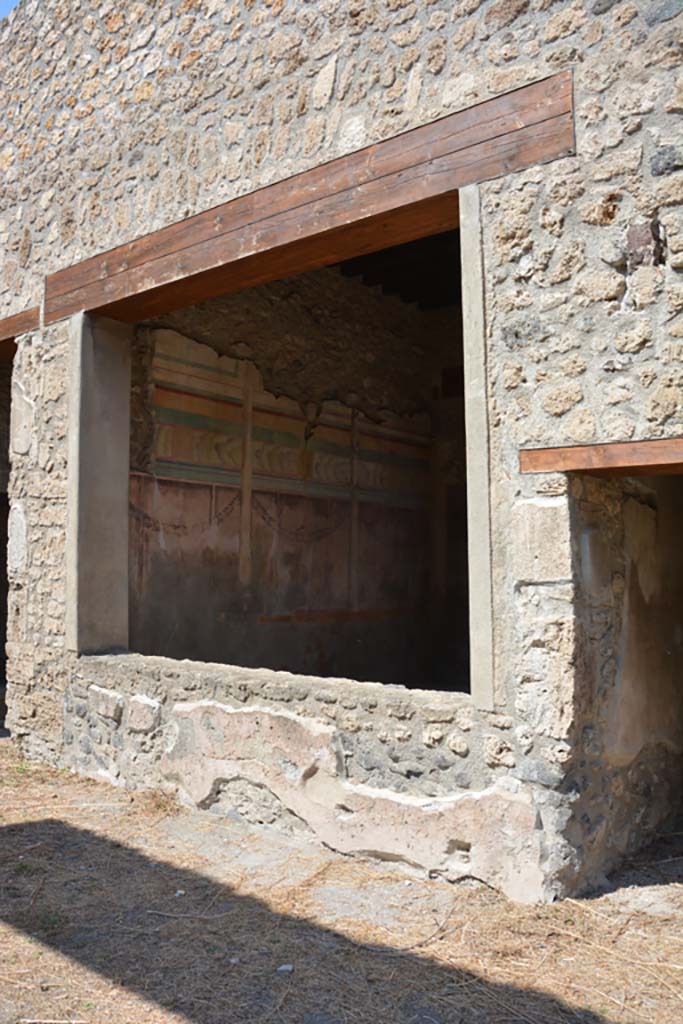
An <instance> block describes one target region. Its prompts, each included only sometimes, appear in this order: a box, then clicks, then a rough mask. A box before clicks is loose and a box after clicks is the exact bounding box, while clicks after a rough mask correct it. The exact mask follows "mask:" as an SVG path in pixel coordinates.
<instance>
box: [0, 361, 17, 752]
mask: <svg viewBox="0 0 683 1024" xmlns="http://www.w3.org/2000/svg"><path fill="white" fill-rule="evenodd" d="M15 351H16V346H15V344H14V342H12V341H5V342H3V343H2V344H1V345H0V638H1V642H0V734H2V732H3V731H4V728H5V717H6V714H7V704H6V701H5V695H6V692H7V677H6V666H7V654H6V650H5V644H6V642H7V601H8V596H9V584H8V580H7V525H8V519H9V494H8V491H9V469H10V458H9V432H10V410H11V404H12V363H13V360H14V353H15Z"/></svg>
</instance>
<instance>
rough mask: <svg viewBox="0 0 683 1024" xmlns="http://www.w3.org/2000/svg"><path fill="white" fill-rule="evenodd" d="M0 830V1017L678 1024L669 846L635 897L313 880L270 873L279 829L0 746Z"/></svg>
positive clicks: (323, 860)
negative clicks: (523, 896)
mask: <svg viewBox="0 0 683 1024" xmlns="http://www.w3.org/2000/svg"><path fill="white" fill-rule="evenodd" d="M0 823H1V825H2V828H0V951H1V954H0V1024H17V1022H19V1021H21V1020H34V1021H35V1020H39V1021H47V1020H50V1021H84V1022H85V1024H109V1022H111V1024H133V1022H134V1024H138V1022H143V1021H144V1022H145V1024H161V1022H171V1021H173V1022H181V1021H182V1022H185V1024H187V1022H191V1024H242V1022H244V1024H247V1022H254V1024H270V1022H273V1024H282V1022H286V1024H290V1022H291V1024H295V1022H296V1024H332V1022H343V1024H359V1022H367V1024H384V1022H386V1024H389V1022H391V1024H456V1022H463V1024H511V1022H525V1024H551V1022H552V1024H555V1022H567V1024H568V1022H574V1024H575V1022H577V1021H579V1022H583V1024H599V1022H600V1024H602V1022H605V1021H609V1022H613V1024H614V1022H619V1024H621V1022H624V1024H631V1022H633V1024H637V1022H643V1021H645V1022H649V1024H673V1022H675V1021H680V1020H683V934H682V932H681V929H680V925H681V922H682V921H683V886H682V885H681V884H680V883H679V882H677V881H675V880H672V879H675V878H679V879H680V878H683V875H682V874H681V871H680V870H679V871H678V874H675V872H676V869H677V868H680V869H683V860H678V861H676V860H673V859H672V858H674V857H675V856H676V853H677V851H678V852H683V849H679V848H675V843H676V842H677V841H678V842H680V840H677V839H676V837H673V838H672V839H669V840H663V844H664V845H663V846H662V847H661V849H660V850H659V851H655V853H654V854H653V853H651V854H650V855H649V860H647V861H646V860H644V859H643V860H642V861H640V862H639V863H638V864H637V865H635V866H632V873H631V875H629V876H627V877H628V880H629V882H630V884H632V885H633V886H634V888H633V889H632V890H629V893H633V894H635V895H634V896H633V899H631V897H630V896H629V898H628V899H627V898H624V894H623V893H622V894H617V895H616V896H615V895H607V896H603V897H601V898H600V899H597V900H590V901H584V900H568V901H565V902H564V903H561V904H557V905H555V906H546V907H520V906H516V905H513V904H510V903H508V902H507V901H505V900H504V899H502V898H501V897H500V896H498V895H497V894H495V893H494V892H492V891H490V890H488V889H486V888H484V887H483V886H479V885H474V884H471V883H465V884H461V885H459V886H453V887H450V886H446V885H445V884H444V883H442V882H429V881H426V880H419V879H412V881H410V880H408V879H407V876H406V874H405V873H404V872H403V871H402V870H401V869H399V868H394V867H393V866H386V865H385V866H378V865H376V864H368V863H364V862H361V861H357V860H350V859H345V858H341V857H337V856H335V855H333V854H328V853H317V852H316V853H311V854H310V856H311V857H312V858H313V859H312V860H311V865H312V866H311V869H310V871H307V870H305V871H303V875H302V872H301V871H299V870H298V869H299V868H300V867H301V864H300V863H293V862H292V859H291V858H296V857H297V856H300V857H303V858H304V860H305V858H306V857H307V856H309V855H308V854H306V852H305V851H304V852H302V853H301V854H300V855H299V854H297V848H296V847H295V846H291V847H290V848H288V849H289V851H290V852H289V853H287V852H285V853H284V854H283V855H282V856H281V857H280V859H279V860H277V862H274V866H273V868H272V870H271V874H270V875H268V874H267V872H266V873H265V874H264V871H266V869H264V867H263V863H264V861H263V860H262V859H261V860H258V858H257V860H254V858H253V857H252V855H251V852H254V851H256V852H258V848H259V844H260V845H261V848H262V849H263V844H275V845H277V843H278V842H279V840H278V839H277V838H275V837H273V836H272V834H270V833H267V832H265V833H261V834H259V835H254V833H253V832H249V831H248V830H247V831H245V830H243V829H241V827H238V826H235V827H234V829H233V832H234V842H233V834H232V833H231V832H230V827H229V826H228V825H226V824H225V823H220V822H216V821H215V820H213V819H211V817H210V816H208V815H205V816H204V817H202V818H200V817H198V816H197V815H189V814H188V812H185V811H178V808H177V807H176V806H175V805H174V804H173V803H172V802H170V801H169V800H168V799H166V798H163V797H159V796H158V795H155V794H142V795H135V797H132V796H131V795H130V794H126V793H123V792H121V791H118V790H112V789H111V788H109V787H107V786H105V785H103V784H99V783H94V782H89V781H87V780H83V779H78V778H75V777H74V776H70V775H67V774H65V773H61V772H56V771H52V770H50V769H46V768H43V767H37V766H33V765H27V764H23V763H22V762H21V761H20V760H19V758H18V757H17V755H16V752H15V751H14V750H13V748H12V747H11V746H10V745H9V744H8V743H7V742H5V741H3V742H2V743H0ZM183 837H185V839H184V838H183ZM221 837H227V838H221ZM221 842H222V843H223V844H224V845H223V847H221V846H220V843H221ZM217 844H218V845H217ZM235 844H237V845H235ZM239 844H241V845H239ZM220 849H225V855H224V856H223V855H221V854H220V853H218V854H217V853H216V851H217V850H219V851H220ZM236 851H237V852H236ZM250 851H251V852H250ZM283 857H284V859H283ZM288 858H289V859H288ZM254 865H256V866H254ZM283 865H284V867H283ZM647 886H651V887H652V888H648V887H647ZM330 891H333V892H334V893H336V894H337V903H338V904H339V905H338V906H337V907H336V909H335V911H334V913H332V911H331V910H329V911H328V910H326V900H327V899H328V895H327V894H329V893H330ZM178 893H182V896H178V895H177V894H178ZM345 893H346V894H347V895H348V897H349V900H350V901H351V902H350V904H349V912H348V916H346V914H345V912H344V899H345V897H344V894H345ZM404 893H405V894H406V895H405V896H404V895H403V894H404ZM642 893H646V894H648V893H649V894H654V897H653V898H655V899H656V900H657V907H656V908H655V909H657V911H658V913H657V914H653V913H644V912H643V910H642V909H639V901H638V898H637V896H638V894H642ZM408 894H410V895H409V896H408ZM351 897H353V899H351ZM356 900H361V902H362V901H365V902H364V903H363V907H364V908H365V909H364V910H363V911H362V912H356V911H354V909H353V908H354V907H356V906H357V903H356ZM629 900H630V902H629ZM340 906H341V912H340ZM651 909H652V908H651ZM282 964H292V965H293V967H294V970H293V972H291V973H279V972H278V970H277V968H278V967H279V966H281V965H282Z"/></svg>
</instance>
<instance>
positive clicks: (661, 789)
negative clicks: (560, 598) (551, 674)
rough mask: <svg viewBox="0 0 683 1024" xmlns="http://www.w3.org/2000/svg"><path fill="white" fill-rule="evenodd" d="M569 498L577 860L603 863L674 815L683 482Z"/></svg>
mask: <svg viewBox="0 0 683 1024" xmlns="http://www.w3.org/2000/svg"><path fill="white" fill-rule="evenodd" d="M574 492H575V495H576V494H578V497H579V500H578V502H577V511H578V514H579V516H580V529H579V530H578V531H577V542H578V565H579V572H580V580H581V588H582V594H583V598H582V604H583V609H582V611H583V643H582V645H581V649H580V657H581V658H582V659H585V660H586V661H587V662H588V664H589V665H590V666H591V670H590V671H589V672H588V673H587V674H586V679H587V680H591V682H592V688H591V689H590V691H588V690H587V691H586V692H585V693H584V694H583V699H584V701H585V702H586V703H585V720H586V721H589V722H590V723H591V724H590V726H588V727H587V728H586V729H585V730H584V734H583V737H582V741H583V747H582V749H583V758H582V759H579V774H580V775H582V776H583V777H584V778H585V775H586V773H589V774H590V777H591V779H592V784H591V785H590V786H589V787H586V786H585V785H583V786H582V789H583V790H584V792H585V795H584V797H583V804H584V807H583V813H584V815H585V818H586V820H587V821H589V822H590V828H589V829H588V830H587V839H586V841H585V845H586V848H587V850H588V852H589V855H590V856H589V857H588V858H587V860H590V859H592V858H593V857H595V859H596V860H597V859H600V860H601V861H602V862H603V863H604V862H605V860H606V859H611V860H614V859H616V857H618V856H619V855H621V854H623V853H624V852H626V851H628V850H630V849H632V848H634V846H635V845H636V844H637V843H638V842H641V841H642V832H643V831H646V832H647V831H650V832H652V831H653V830H654V829H655V828H656V827H657V826H658V825H659V824H660V823H661V822H662V821H663V820H665V819H666V818H667V816H668V815H670V814H671V813H672V812H673V811H675V809H676V808H677V807H680V805H681V798H682V795H683V786H682V783H683V548H682V547H681V543H680V523H681V521H682V519H683V478H681V477H677V476H671V477H649V478H642V479H627V480H624V481H622V480H619V479H616V480H601V479H591V478H589V477H586V478H584V479H578V478H577V479H576V480H575V482H574ZM617 796H618V797H619V799H618V800H617V799H615V798H616V797H617ZM605 850H606V851H607V854H608V858H606V857H605Z"/></svg>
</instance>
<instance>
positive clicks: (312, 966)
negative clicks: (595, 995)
mask: <svg viewBox="0 0 683 1024" xmlns="http://www.w3.org/2000/svg"><path fill="white" fill-rule="evenodd" d="M0 851H1V852H2V856H1V858H0V886H1V888H0V918H1V919H2V920H4V921H5V922H6V923H7V924H9V925H11V926H12V928H14V929H18V930H20V931H22V932H24V933H25V934H29V935H31V936H33V937H34V939H36V940H38V941H39V942H41V943H44V944H45V945H47V946H49V947H52V948H54V949H56V950H58V951H59V952H60V953H61V954H64V955H65V956H67V957H68V958H70V959H71V960H73V961H75V962H77V963H79V964H81V965H84V966H85V967H87V968H89V969H91V970H93V971H97V972H99V974H101V975H102V976H104V977H105V978H108V979H110V980H112V981H113V982H115V983H116V984H117V985H121V986H123V987H125V988H127V989H128V990H130V991H131V992H134V993H137V994H140V995H142V996H144V997H145V998H146V999H147V1000H151V1001H154V1002H155V1003H157V1004H158V1005H159V1006H160V1007H161V1008H162V1009H164V1010H166V1011H174V1012H175V1013H178V1014H183V1015H184V1016H185V1018H186V1019H187V1020H188V1021H189V1022H191V1024H247V1022H253V1024H265V1022H266V1021H267V1022H279V1024H282V1022H285V1024H290V1022H291V1024H294V1022H296V1024H360V1022H367V1024H384V1022H387V1024H388V1022H391V1024H512V1022H518V1021H519V1022H521V1021H525V1022H527V1024H528V1022H531V1024H551V1022H552V1024H561V1022H567V1024H569V1022H570V1021H571V1022H572V1024H577V1021H578V1022H581V1024H606V1018H604V1017H600V1016H597V1015H596V1014H594V1013H593V1012H591V1011H588V1010H580V1009H577V1008H576V1007H569V1006H568V1005H567V1004H565V1003H562V1002H560V1001H558V1000H556V999H554V998H552V997H550V996H548V995H545V994H543V993H541V992H538V991H534V990H524V989H521V988H517V987H513V986H509V985H504V984H494V983H491V982H488V981H487V980H486V979H484V978H481V977H478V976H477V975H475V974H473V973H471V972H468V971H464V970H460V969H458V968H457V967H453V968H452V969H446V968H444V967H443V966H442V965H440V964H436V963H434V962H430V960H429V959H428V958H427V954H426V953H425V954H423V955H421V954H420V951H419V950H412V951H400V950H395V949H391V948H387V947H382V946H363V945H359V944H356V943H354V942H353V941H351V940H349V939H348V938H346V937H344V936H343V935H341V934H339V933H337V932H335V931H332V930H328V929H325V928H323V927H321V926H319V925H316V924H313V923H311V922H310V921H307V920H304V919H301V918H298V917H297V916H296V914H297V911H296V906H293V907H292V912H291V914H289V915H285V914H280V913H275V912H274V911H273V910H271V909H269V907H268V906H267V905H266V903H265V902H263V901H261V900H260V899H257V898H254V897H253V896H245V895H240V894H238V893H236V892H235V891H234V890H232V889H231V888H230V887H228V886H225V885H220V884H217V883H216V882H215V881H213V880H211V879H209V878H207V877H204V876H203V875H201V874H198V873H196V872H193V871H190V870H186V869H182V868H178V867H176V866H174V865H170V864H168V863H166V862H164V861H161V860H152V859H150V858H148V857H146V856H144V855H143V854H141V853H140V852H138V851H136V850H134V849H132V848H130V847H127V846H124V845H120V844H118V843H114V842H111V841H110V840H108V839H106V838H103V837H102V836H99V835H97V834H95V833H93V832H90V831H86V830H83V829H77V828H74V827H72V826H70V825H67V824H65V823H64V822H62V821H59V820H44V821H34V822H30V823H25V824H16V825H10V826H7V827H5V828H2V829H0ZM38 856H40V858H41V861H42V863H43V869H42V871H43V873H42V874H40V875H39V874H38V873H36V875H35V877H33V878H31V877H24V875H25V874H26V873H28V874H30V871H29V869H27V868H23V869H22V868H20V867H19V865H27V864H30V863H31V861H30V859H29V858H31V857H33V858H34V859H35V858H37V857H38ZM41 878H42V879H43V881H41ZM178 894H182V897H183V898H182V899H180V898H179V896H178ZM264 895H267V894H264ZM283 965H293V971H288V970H283V971H278V968H279V967H282V966H283Z"/></svg>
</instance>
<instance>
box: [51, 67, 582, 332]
mask: <svg viewBox="0 0 683 1024" xmlns="http://www.w3.org/2000/svg"><path fill="white" fill-rule="evenodd" d="M573 150H574V127H573V115H572V83H571V75H570V73H569V72H562V73H560V74H558V75H554V76H553V77H552V78H548V79H545V80H544V81H542V82H536V83H534V84H532V85H528V86H524V87H523V88H521V89H516V90H514V91H513V92H510V93H506V94H504V95H503V96H498V97H494V98H493V99H490V100H486V101H485V102H483V103H480V104H477V105H476V106H474V107H470V108H468V109H467V110H462V111H458V112H457V113H455V114H450V115H448V116H447V117H444V118H441V119H440V120H438V121H434V122H432V123H431V124H428V125H424V126H422V127H419V128H415V129H412V130H411V131H408V132H404V133H403V134H402V135H398V136H395V137H394V138H392V139H388V140H386V141H385V142H380V143H377V144H376V145H374V146H369V147H367V148H366V149H362V150H359V151H357V152H356V153H351V154H350V155H348V156H345V157H340V158H339V159H337V160H333V161H330V162H329V163H327V164H322V165H320V166H318V167H315V168H312V169H311V170H309V171H305V172H303V173H301V174H297V175H295V176H294V177H292V178H289V179H287V180H286V181H282V182H277V183H275V184H273V185H269V186H266V187H264V188H262V189H259V190H258V191H256V192H253V193H250V194H249V195H245V196H240V197H238V198H236V199H233V200H231V201H230V202H228V203H225V204H223V205H222V206H219V207H216V208H214V209H212V210H208V211H206V212H205V213H201V214H198V215H197V216H195V217H191V218H189V219H187V220H185V221H181V222H179V223H177V224H172V225H170V226H169V227H167V228H163V229H161V230H160V231H156V232H153V233H152V234H149V235H146V236H144V237H142V238H140V239H137V240H136V241H134V242H131V243H128V244H126V245H122V246H119V247H118V248H116V249H113V250H111V251H110V252H107V253H104V254H103V255H100V256H96V257H93V258H91V259H88V260H85V261H83V262H82V263H80V264H77V265H75V266H73V267H69V268H67V269H66V270H62V271H58V272H57V273H55V274H52V275H50V276H49V277H48V278H47V281H46V303H45V319H46V322H47V323H51V322H53V321H55V320H59V319H61V318H63V317H66V316H70V315H71V314H73V313H75V312H78V311H80V310H89V311H98V312H103V313H107V314H108V315H110V316H115V317H119V318H121V319H127V320H133V319H139V318H140V317H144V316H149V315H154V313H155V312H156V313H160V312H168V311H170V310H172V309H177V308H180V307H182V306H184V305H189V304H190V303H192V302H197V301H199V300H200V299H205V298H211V297H215V296H216V295H220V294H224V293H225V292H227V291H231V290H232V291H235V290H238V289H239V288H244V287H249V286H251V285H252V284H254V283H262V282H263V281H265V280H273V279H275V278H278V277H284V276H291V275H293V274H297V273H301V272H302V271H303V270H310V269H313V268H314V267H317V266H325V265H327V264H329V263H333V262H338V261H339V260H341V259H346V258H349V257H350V256H352V255H357V254H359V253H362V252H372V251H376V250H377V249H379V248H382V247H384V246H388V245H396V244H400V243H401V242H404V241H410V240H413V239H415V238H420V237H424V236H425V235H426V234H429V233H436V232H439V231H445V230H448V229H449V228H451V227H452V226H453V217H454V211H456V214H455V215H456V216H457V206H456V205H455V193H456V191H457V189H458V188H461V187H462V186H464V185H467V184H470V183H472V182H478V181H485V180H487V179H489V178H495V177H498V176H500V175H502V174H508V173H510V172H512V171H517V170H520V169H522V168H524V167H528V166H531V165H533V164H537V163H541V162H544V161H547V160H552V159H555V158H556V157H559V156H563V155H566V154H568V153H571V152H573ZM400 211H408V213H407V214H406V215H405V216H404V218H403V220H402V222H401V224H400V225H399V226H398V227H397V228H396V229H395V233H394V218H396V217H397V216H398V215H399V212H400ZM439 211H441V213H442V214H443V220H440V219H439V216H437V214H438V213H439ZM422 215H424V217H425V220H424V221H421V217H422ZM427 221H429V224H428V223H427ZM409 224H411V225H412V227H411V229H410V230H409V227H408V225H409ZM378 226H381V229H382V233H381V236H379V235H378V236H377V237H376V239H375V241H374V242H372V240H371V237H370V236H371V235H372V232H373V231H374V230H375V229H376V228H377V227H378ZM428 226H429V230H427V228H428ZM411 232H412V233H411ZM359 236H362V237H361V238H360V244H361V247H360V248H356V249H354V244H355V243H356V242H358V241H359ZM326 243H329V246H328V245H327V244H326ZM373 245H374V249H373ZM266 255H270V257H271V258H270V262H269V268H270V269H269V271H268V274H269V276H264V275H265V273H266V272H265V270H264V269H263V268H264V266H265V264H264V262H263V261H264V258H265V257H266ZM255 259H257V260H258V261H259V263H258V268H257V267H256V265H255V264H254V263H253V260H255Z"/></svg>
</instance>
